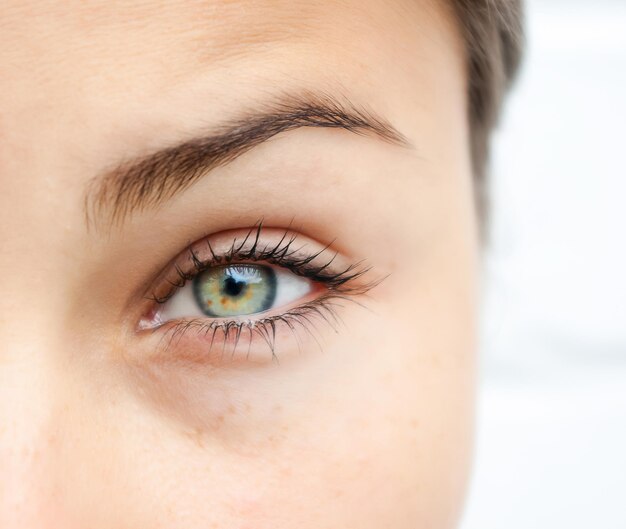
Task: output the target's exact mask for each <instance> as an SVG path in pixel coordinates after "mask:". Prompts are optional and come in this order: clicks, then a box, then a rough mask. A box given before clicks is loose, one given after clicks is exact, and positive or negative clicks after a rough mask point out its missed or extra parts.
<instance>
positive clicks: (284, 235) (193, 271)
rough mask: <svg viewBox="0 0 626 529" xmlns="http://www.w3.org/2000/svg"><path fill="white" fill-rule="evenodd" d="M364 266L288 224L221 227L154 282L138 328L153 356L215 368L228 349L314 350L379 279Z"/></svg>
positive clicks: (250, 353)
mask: <svg viewBox="0 0 626 529" xmlns="http://www.w3.org/2000/svg"><path fill="white" fill-rule="evenodd" d="M369 270H370V268H369V267H367V266H364V265H363V261H357V262H356V263H354V262H352V263H351V262H350V261H349V260H348V259H347V258H346V257H345V256H343V255H340V254H339V253H338V252H336V251H335V250H333V249H332V248H331V244H326V245H323V244H320V243H319V242H317V241H315V240H313V239H310V238H308V237H305V236H304V235H302V234H298V233H296V232H293V231H291V230H290V229H275V228H262V227H261V225H260V224H259V225H257V226H255V227H253V228H251V229H249V230H247V231H243V230H241V231H232V232H222V233H217V234H214V235H211V236H208V237H206V238H204V239H201V240H199V241H196V242H195V243H193V244H192V245H190V246H188V247H187V248H186V249H185V250H184V251H183V252H181V254H179V255H178V256H177V257H176V258H175V259H174V260H173V261H171V262H170V263H169V264H168V265H167V266H166V267H165V269H164V270H163V271H162V272H161V273H160V274H159V275H158V276H157V277H156V278H155V280H154V281H153V283H152V284H151V285H150V287H149V289H148V291H147V293H146V295H145V296H144V299H145V300H146V301H145V304H142V309H143V310H142V316H141V317H140V320H139V322H138V325H137V332H138V333H140V334H139V335H140V336H141V337H142V339H144V343H145V344H146V346H147V347H149V348H150V347H153V348H154V350H152V351H150V354H151V356H152V357H155V358H179V357H185V358H191V359H194V360H198V361H201V362H206V363H212V362H215V363H216V364H218V363H220V362H221V361H222V357H223V355H224V354H225V352H226V351H229V357H230V358H231V359H232V358H238V357H240V358H242V359H245V361H246V362H247V361H249V359H250V358H256V359H257V361H258V360H259V359H260V358H262V356H261V355H263V354H264V353H267V352H268V351H269V352H270V353H271V355H269V358H272V359H274V358H277V357H278V353H279V352H281V353H286V352H289V351H291V352H293V351H294V350H300V349H301V347H304V346H306V344H307V343H309V344H311V345H313V343H314V344H315V345H317V346H319V345H320V340H319V339H318V336H316V334H318V333H320V332H323V325H328V326H330V327H331V328H332V329H333V330H334V331H335V332H338V329H337V327H336V325H337V323H338V322H339V321H341V319H340V317H339V315H338V314H337V310H339V309H341V308H342V306H343V305H345V303H346V302H347V301H349V300H351V299H352V298H354V297H355V296H358V295H362V294H365V293H366V292H368V291H369V290H370V289H371V288H373V287H374V286H375V285H377V284H378V283H379V282H380V279H376V278H373V279H369V280H368V279H366V278H365V276H366V274H367V273H368V272H369ZM358 304H359V305H361V303H358ZM318 323H319V324H323V325H318ZM319 337H320V338H321V337H322V335H321V334H320V336H319ZM309 338H310V339H311V340H312V342H311V341H310V340H309ZM244 342H245V344H244ZM149 344H152V345H151V346H150V345H149ZM217 344H220V345H219V346H218V345H217ZM257 353H258V354H257ZM255 355H256V356H255Z"/></svg>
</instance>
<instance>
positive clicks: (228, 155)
mask: <svg viewBox="0 0 626 529" xmlns="http://www.w3.org/2000/svg"><path fill="white" fill-rule="evenodd" d="M302 127H323V128H331V129H344V130H347V131H350V132H353V133H356V134H360V135H373V136H377V137H379V138H381V139H382V140H384V141H386V142H388V143H391V144H395V145H400V146H409V145H410V144H409V142H408V140H407V139H406V138H405V136H403V135H402V134H401V133H400V132H398V131H397V130H396V129H395V128H393V127H392V126H391V125H390V124H389V123H387V122H386V121H385V120H383V119H382V118H380V117H377V116H376V115H374V114H373V113H372V112H371V111H369V110H365V109H357V108H356V107H354V106H352V105H350V104H348V103H347V102H346V103H340V102H339V101H338V100H336V99H333V98H331V97H329V96H311V95H307V96H305V97H300V98H297V99H295V98H291V99H287V100H285V101H283V102H282V103H279V104H274V105H270V106H268V107H266V108H265V109H264V110H263V111H261V112H259V111H257V112H255V113H250V114H248V115H246V116H244V117H242V118H239V119H237V120H234V121H231V122H229V123H226V124H224V125H222V126H221V127H220V128H219V129H217V130H216V131H214V132H212V133H211V134H209V135H207V136H203V137H198V138H194V139H191V140H188V141H185V142H183V143H180V144H178V145H175V146H173V147H167V148H165V149H162V150H159V151H157V152H154V153H152V154H148V155H145V156H142V157H139V158H138V159H134V160H130V161H126V162H123V163H121V164H119V165H118V166H116V167H115V168H114V169H113V170H111V171H108V172H106V173H105V174H103V175H100V176H97V177H96V178H95V179H93V180H92V181H91V182H90V186H89V188H88V192H87V195H86V198H85V214H86V217H87V222H88V225H91V224H92V223H93V222H94V221H95V218H96V217H100V216H105V217H106V218H107V219H108V220H109V222H110V223H111V224H120V223H122V222H123V221H124V219H126V218H127V217H128V216H129V215H130V214H131V213H132V212H134V211H142V210H145V209H147V208H151V207H157V206H159V205H160V204H162V203H163V202H165V201H167V200H169V199H171V198H172V197H174V195H176V194H178V193H179V192H181V191H183V190H185V189H187V188H189V187H190V186H191V185H192V184H193V183H194V182H196V181H197V180H198V179H200V178H201V177H203V176H204V175H206V174H207V173H208V172H209V171H211V170H212V169H215V168H216V167H219V166H223V165H226V164H228V163H229V162H231V161H233V160H234V159H235V158H237V157H239V156H241V155H242V154H244V153H246V152H248V151H249V150H251V149H253V148H254V147H256V146H258V145H259V144H261V143H263V142H265V141H267V140H269V139H270V138H272V137H274V136H276V135H277V134H280V133H281V132H286V131H290V130H294V129H297V128H302Z"/></svg>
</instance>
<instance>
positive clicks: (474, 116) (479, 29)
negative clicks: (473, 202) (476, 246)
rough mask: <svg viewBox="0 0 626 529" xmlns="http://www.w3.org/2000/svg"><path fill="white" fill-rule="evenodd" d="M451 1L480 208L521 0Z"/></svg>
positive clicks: (517, 50) (517, 44)
mask: <svg viewBox="0 0 626 529" xmlns="http://www.w3.org/2000/svg"><path fill="white" fill-rule="evenodd" d="M452 5H453V7H454V11H455V13H456V16H457V19H458V22H459V24H460V27H461V30H462V32H463V36H464V38H465V42H466V50H467V79H468V86H467V90H468V101H469V116H468V119H469V123H470V128H471V141H472V145H471V149H472V162H473V168H474V174H475V177H476V179H477V185H476V188H477V192H478V194H479V196H478V198H479V204H480V205H481V206H482V205H483V204H482V203H483V202H484V198H483V188H484V183H483V181H484V179H485V171H486V165H487V157H488V154H489V137H490V135H491V131H492V130H493V128H494V126H495V125H496V123H497V120H498V116H499V113H500V107H501V105H502V100H503V97H504V95H505V93H506V91H507V89H508V88H509V86H510V85H511V83H512V82H513V79H514V78H515V74H516V73H517V70H518V68H519V64H520V61H521V57H522V48H523V10H522V0H452Z"/></svg>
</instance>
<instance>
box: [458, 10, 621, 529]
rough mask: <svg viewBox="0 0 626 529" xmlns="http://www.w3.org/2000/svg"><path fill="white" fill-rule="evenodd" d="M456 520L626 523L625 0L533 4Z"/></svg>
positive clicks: (496, 524) (498, 186)
mask: <svg viewBox="0 0 626 529" xmlns="http://www.w3.org/2000/svg"><path fill="white" fill-rule="evenodd" d="M527 31H528V49H527V55H526V60H525V64H524V68H523V71H522V75H521V77H520V78H519V83H518V85H517V87H516V89H515V91H514V93H513V94H512V96H511V98H510V100H509V105H508V108H507V111H506V114H505V119H504V121H503V123H502V126H501V128H500V131H499V132H498V134H497V136H496V142H495V152H494V160H493V169H492V174H493V178H492V184H491V188H492V190H491V196H492V200H493V205H492V224H493V226H492V236H491V244H490V250H489V252H488V256H487V260H486V282H487V285H486V287H487V295H486V300H485V313H486V314H485V325H484V333H483V334H484V338H483V358H482V363H483V365H482V390H481V394H480V398H479V410H478V413H479V414H478V438H477V449H476V450H477V458H476V463H475V472H474V477H473V482H472V487H471V489H470V496H469V501H468V504H467V509H466V515H465V520H464V523H463V525H462V529H557V528H558V529H560V528H566V529H589V528H599V529H626V234H625V232H626V161H625V160H624V157H625V155H626V0H613V1H610V0H586V1H585V0H561V1H558V0H531V1H529V2H528V3H527Z"/></svg>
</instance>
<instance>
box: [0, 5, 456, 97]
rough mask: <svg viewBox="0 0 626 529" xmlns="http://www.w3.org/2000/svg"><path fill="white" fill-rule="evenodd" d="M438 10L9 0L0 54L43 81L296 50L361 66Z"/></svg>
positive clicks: (425, 27) (225, 63)
mask: <svg viewBox="0 0 626 529" xmlns="http://www.w3.org/2000/svg"><path fill="white" fill-rule="evenodd" d="M441 11H442V8H441V6H439V5H437V4H433V3H431V2H430V1H426V0H326V1H323V0H317V1H311V0H271V1H258V0H256V1H255V0H202V1H199V0H187V1H178V2H126V3H125V2H83V1H79V0H75V1H64V2H28V1H27V2H23V1H17V0H15V1H13V0H9V2H8V3H7V2H3V8H2V11H1V12H0V27H1V28H2V31H1V32H0V43H1V44H2V45H1V46H0V58H2V66H3V70H4V71H5V73H9V74H13V75H14V76H16V77H19V72H20V70H21V67H22V66H23V65H24V64H28V65H29V70H30V71H31V72H32V71H35V72H37V73H38V74H39V76H38V78H37V79H36V80H37V82H41V83H44V82H45V83H51V82H52V81H54V80H59V81H60V82H63V83H64V84H65V85H66V86H67V83H70V82H71V81H72V80H75V79H76V80H77V79H81V78H82V79H83V81H89V82H91V83H93V84H94V85H95V84H97V82H98V80H100V81H106V80H109V79H110V77H111V76H117V77H123V76H124V74H125V73H132V74H137V73H146V74H148V73H149V74H150V76H151V80H150V81H151V83H152V85H153V86H158V87H159V89H161V88H163V87H164V85H167V84H168V83H176V82H181V81H182V80H184V79H185V78H186V77H189V76H191V75H194V74H196V73H197V72H198V69H199V68H203V69H206V68H214V69H218V68H221V67H228V68H231V67H233V65H236V64H237V63H246V62H247V61H248V62H249V61H251V60H252V61H257V64H259V62H263V61H264V60H266V59H268V58H269V57H272V59H273V60H274V61H276V60H279V59H281V58H282V59H284V60H286V59H288V58H290V59H293V58H295V57H299V58H300V62H302V60H308V61H312V62H310V63H309V65H311V66H314V65H315V63H316V62H323V63H326V64H331V63H333V62H335V61H337V60H339V61H341V60H345V59H346V58H348V57H350V59H351V61H354V60H355V59H357V62H356V64H354V66H355V67H356V68H358V67H359V66H360V65H363V64H365V63H366V62H367V60H366V58H367V57H366V56H364V55H363V54H373V53H375V50H377V49H380V46H381V44H383V43H384V45H385V47H389V46H393V45H394V43H395V44H398V45H402V43H403V42H404V43H405V45H406V44H407V43H411V42H413V41H414V38H415V36H416V35H418V34H420V33H421V34H424V35H425V37H426V38H428V35H429V34H432V33H433V32H432V30H429V28H431V27H432V26H433V22H434V23H435V26H437V27H438V29H439V30H441V26H442V22H443V21H444V20H445V18H446V17H445V16H442V14H441ZM417 51H418V50H416V52H417ZM359 55H360V56H361V60H360V61H359V60H358V57H359ZM101 72H107V74H106V76H107V77H108V79H103V78H102V77H104V76H103V75H102V73H101ZM12 77H13V76H12ZM90 77H91V79H90ZM95 77H100V79H96V78H95ZM134 80H136V79H134ZM155 81H160V84H158V85H154V83H155Z"/></svg>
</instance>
